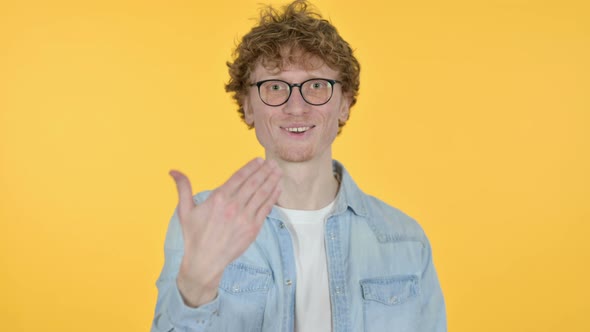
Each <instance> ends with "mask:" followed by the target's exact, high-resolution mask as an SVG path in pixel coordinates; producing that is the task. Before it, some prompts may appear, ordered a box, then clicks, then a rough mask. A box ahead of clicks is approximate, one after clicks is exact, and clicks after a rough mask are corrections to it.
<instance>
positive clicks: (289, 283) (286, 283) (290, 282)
mask: <svg viewBox="0 0 590 332" xmlns="http://www.w3.org/2000/svg"><path fill="white" fill-rule="evenodd" d="M292 284H293V282H292V281H291V279H287V280H285V285H287V286H291V285H292Z"/></svg>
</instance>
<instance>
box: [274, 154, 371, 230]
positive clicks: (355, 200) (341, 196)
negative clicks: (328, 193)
mask: <svg viewBox="0 0 590 332" xmlns="http://www.w3.org/2000/svg"><path fill="white" fill-rule="evenodd" d="M332 169H333V171H334V174H336V176H338V177H339V178H340V188H338V194H337V195H336V202H335V203H334V210H333V211H334V212H333V213H332V214H333V215H337V214H341V213H344V212H345V211H346V210H348V208H350V209H351V210H352V212H353V213H355V214H357V215H359V216H363V217H366V216H367V209H366V206H365V200H364V195H363V192H362V191H361V190H360V189H359V187H358V186H357V185H356V183H355V182H354V180H353V179H352V177H351V176H350V174H348V172H347V171H346V169H345V168H344V166H343V165H342V164H341V163H340V162H339V161H337V160H333V161H332ZM269 218H272V219H278V220H281V221H283V219H284V215H283V213H282V212H281V211H280V210H279V209H278V208H276V207H273V208H272V211H271V212H270V214H269Z"/></svg>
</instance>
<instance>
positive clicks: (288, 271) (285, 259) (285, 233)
mask: <svg viewBox="0 0 590 332" xmlns="http://www.w3.org/2000/svg"><path fill="white" fill-rule="evenodd" d="M274 222H275V223H274V224H275V225H276V226H277V233H278V238H279V239H278V240H279V241H278V242H279V248H280V253H281V263H282V264H281V266H282V268H283V280H282V284H283V289H284V292H285V303H284V304H283V305H284V308H285V309H284V310H285V312H283V322H282V324H281V325H282V328H281V330H282V331H284V332H293V330H294V326H295V320H294V319H295V288H296V280H297V279H296V276H297V271H296V269H295V254H294V252H293V242H292V238H291V233H289V228H288V227H287V225H285V222H284V221H282V220H280V219H275V220H274Z"/></svg>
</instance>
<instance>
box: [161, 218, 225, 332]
mask: <svg viewBox="0 0 590 332" xmlns="http://www.w3.org/2000/svg"><path fill="white" fill-rule="evenodd" d="M183 255H184V243H183V238H182V229H181V227H180V222H179V219H178V215H177V213H176V212H175V213H174V215H173V216H172V219H171V220H170V224H169V226H168V231H167V232H166V242H165V245H164V267H163V268H162V272H161V273H160V277H159V278H158V281H157V282H156V286H157V287H158V299H157V303H156V310H155V314H154V320H153V322H152V328H151V331H152V332H171V331H175V332H180V331H182V332H185V331H186V332H189V331H190V332H193V331H194V332H201V331H203V332H204V331H207V330H208V327H209V326H210V325H211V320H212V318H213V317H214V316H215V315H217V313H218V310H219V297H216V298H215V299H214V300H213V301H211V302H210V303H207V304H205V305H202V306H200V307H198V308H192V307H189V306H187V305H186V304H185V303H184V300H183V299H182V296H181V294H180V291H179V290H178V287H177V284H176V277H177V275H178V271H179V269H180V263H181V261H182V256H183Z"/></svg>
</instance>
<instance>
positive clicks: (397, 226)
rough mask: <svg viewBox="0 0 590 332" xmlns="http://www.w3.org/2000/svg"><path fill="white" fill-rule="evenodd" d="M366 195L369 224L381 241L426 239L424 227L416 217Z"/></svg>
mask: <svg viewBox="0 0 590 332" xmlns="http://www.w3.org/2000/svg"><path fill="white" fill-rule="evenodd" d="M364 196H365V206H366V212H367V224H368V225H369V227H370V228H371V229H372V230H373V232H374V233H375V235H376V236H377V239H378V240H379V241H380V242H392V241H404V240H410V241H411V240H415V241H423V240H424V239H425V235H424V231H423V230H422V227H421V226H420V224H418V222H417V221H416V220H415V219H414V218H412V217H410V216H409V215H408V214H406V213H404V212H403V211H401V210H400V209H398V208H396V207H394V206H391V205H389V204H387V203H385V202H384V201H382V200H381V199H379V198H377V197H374V196H371V195H366V194H365V195H364Z"/></svg>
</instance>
